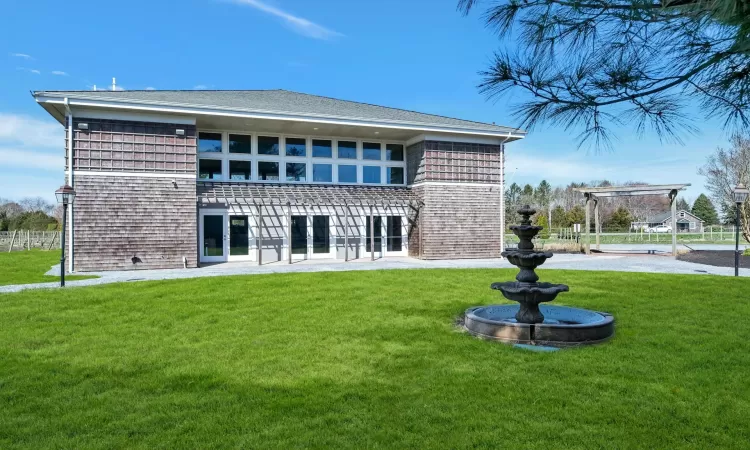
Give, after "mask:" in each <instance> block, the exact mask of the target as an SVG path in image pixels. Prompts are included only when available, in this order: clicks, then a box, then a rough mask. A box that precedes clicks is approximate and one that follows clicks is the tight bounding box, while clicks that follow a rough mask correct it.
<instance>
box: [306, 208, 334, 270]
mask: <svg viewBox="0 0 750 450" xmlns="http://www.w3.org/2000/svg"><path fill="white" fill-rule="evenodd" d="M311 220H312V223H311V225H312V246H311V247H312V254H311V255H310V257H311V258H319V259H320V258H335V255H334V254H333V253H331V250H332V248H331V219H330V216H312V217H311Z"/></svg>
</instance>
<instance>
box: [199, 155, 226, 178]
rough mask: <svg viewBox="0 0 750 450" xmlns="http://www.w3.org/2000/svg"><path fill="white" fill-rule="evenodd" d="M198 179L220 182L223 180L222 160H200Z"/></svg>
mask: <svg viewBox="0 0 750 450" xmlns="http://www.w3.org/2000/svg"><path fill="white" fill-rule="evenodd" d="M198 178H200V179H202V180H220V179H221V160H220V159H200V160H198Z"/></svg>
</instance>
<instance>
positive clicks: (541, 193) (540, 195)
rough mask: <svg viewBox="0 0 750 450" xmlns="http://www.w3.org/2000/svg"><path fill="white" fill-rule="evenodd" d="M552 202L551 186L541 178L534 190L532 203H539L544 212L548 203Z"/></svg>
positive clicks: (547, 207)
mask: <svg viewBox="0 0 750 450" xmlns="http://www.w3.org/2000/svg"><path fill="white" fill-rule="evenodd" d="M551 202H552V186H550V184H549V183H547V180H542V181H541V183H539V186H537V188H536V190H535V191H534V203H536V204H537V205H539V207H540V208H542V209H543V210H544V211H545V212H547V210H548V209H549V204H550V203H551Z"/></svg>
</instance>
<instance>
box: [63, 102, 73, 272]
mask: <svg viewBox="0 0 750 450" xmlns="http://www.w3.org/2000/svg"><path fill="white" fill-rule="evenodd" d="M63 103H64V104H65V115H66V117H67V122H68V124H67V125H68V149H67V150H68V185H69V186H70V187H72V188H74V189H75V184H74V179H73V112H72V111H71V110H70V104H69V102H68V97H65V99H64V101H63ZM73 208H74V205H73V204H72V203H71V204H70V211H69V214H68V221H69V223H68V229H69V230H70V239H68V272H71V273H72V272H73V257H74V255H73V236H75V234H74V229H73V223H74V221H73V214H74V210H73ZM60 270H64V268H62V267H61V268H60Z"/></svg>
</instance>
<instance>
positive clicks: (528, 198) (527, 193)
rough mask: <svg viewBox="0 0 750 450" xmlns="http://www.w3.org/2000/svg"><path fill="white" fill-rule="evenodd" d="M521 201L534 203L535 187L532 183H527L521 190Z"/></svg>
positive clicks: (529, 203)
mask: <svg viewBox="0 0 750 450" xmlns="http://www.w3.org/2000/svg"><path fill="white" fill-rule="evenodd" d="M520 203H521V205H533V204H534V188H533V187H532V186H531V185H530V184H527V185H525V186H524V187H523V191H521V198H520Z"/></svg>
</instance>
